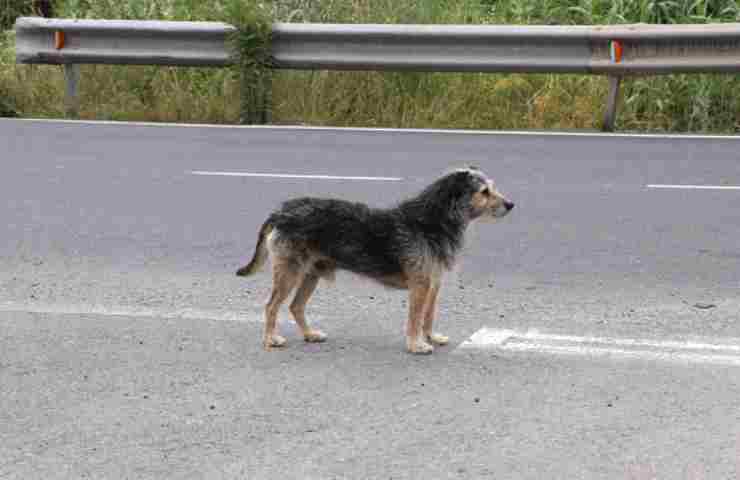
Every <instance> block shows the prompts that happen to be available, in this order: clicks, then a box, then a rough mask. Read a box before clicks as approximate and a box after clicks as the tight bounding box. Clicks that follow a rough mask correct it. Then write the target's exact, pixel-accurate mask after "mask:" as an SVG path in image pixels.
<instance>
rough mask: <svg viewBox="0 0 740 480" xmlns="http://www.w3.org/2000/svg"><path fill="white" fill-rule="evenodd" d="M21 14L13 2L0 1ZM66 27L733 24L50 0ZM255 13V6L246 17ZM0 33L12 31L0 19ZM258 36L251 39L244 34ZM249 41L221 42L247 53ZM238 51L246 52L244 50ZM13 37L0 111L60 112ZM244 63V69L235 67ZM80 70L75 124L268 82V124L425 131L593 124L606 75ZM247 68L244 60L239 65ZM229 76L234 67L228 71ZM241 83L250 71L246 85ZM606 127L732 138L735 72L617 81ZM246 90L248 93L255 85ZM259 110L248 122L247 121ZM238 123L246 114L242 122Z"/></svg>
mask: <svg viewBox="0 0 740 480" xmlns="http://www.w3.org/2000/svg"><path fill="white" fill-rule="evenodd" d="M3 2H5V4H7V8H5V9H3V11H6V12H11V11H18V12H20V13H24V14H25V13H26V11H23V9H24V5H26V4H27V3H28V2H27V1H25V0H0V7H3V6H4V5H3ZM54 8H55V15H56V16H58V17H69V18H120V19H163V20H218V21H225V22H229V23H232V24H235V25H244V24H245V22H249V21H251V20H250V19H253V17H251V16H250V15H252V13H249V12H255V11H258V14H259V15H262V16H263V17H260V18H267V19H268V20H270V19H271V20H273V21H283V22H284V21H289V22H336V23H455V24H503V23H506V24H564V25H576V24H615V23H638V22H644V23H662V24H671V23H714V22H737V21H740V3H738V2H737V1H735V0H695V1H691V2H683V1H675V0H280V1H279V0H275V1H273V2H269V1H267V0H265V1H263V2H259V3H258V2H257V0H128V1H126V2H121V1H118V0H59V1H57V2H55V6H54ZM255 9H256V10H255ZM2 21H3V22H4V24H3V27H5V28H7V27H8V26H9V25H10V24H11V23H12V22H11V21H8V20H7V19H5V18H3V19H2ZM257 33H259V31H257ZM250 38H252V37H250V36H249V35H247V36H242V37H241V39H239V38H237V39H235V40H234V41H235V42H236V44H237V45H239V48H241V49H245V48H246V49H249V48H252V49H253V50H252V51H255V50H254V49H255V48H256V49H257V50H259V48H258V47H259V45H256V44H252V45H251V46H250V45H249V41H250ZM245 42H246V44H245ZM14 55H15V54H14V49H13V34H12V31H8V32H7V33H6V34H5V35H2V36H0V115H13V114H17V115H20V116H27V117H61V116H63V110H64V76H63V71H62V69H61V67H56V66H40V65H39V66H28V65H15V63H14V62H15V58H14ZM242 66H244V65H242ZM261 66H264V64H263V63H261V64H260V65H257V66H256V67H255V65H252V66H251V67H250V68H252V67H255V69H253V70H252V71H251V72H252V73H250V74H249V75H244V74H243V73H240V70H239V69H205V68H203V69H196V68H171V67H148V66H143V67H138V66H136V67H134V66H129V67H116V66H102V65H83V66H82V78H81V83H80V88H81V108H80V115H81V117H82V118H89V119H112V120H147V121H171V122H207V123H238V122H239V121H244V120H245V119H244V118H243V117H242V111H243V110H244V109H242V108H241V106H240V102H241V99H242V96H241V95H240V91H241V89H242V88H248V86H249V85H255V84H260V82H262V83H264V84H267V83H270V82H271V83H272V89H271V90H272V95H271V96H272V98H271V99H270V98H262V99H257V100H254V102H255V104H257V105H266V106H268V107H269V106H271V112H267V114H271V118H272V122H273V123H291V124H294V123H303V124H311V125H341V126H383V127H430V128H452V127H454V128H480V129H514V128H516V129H519V128H548V129H550V128H559V129H569V128H597V127H598V126H599V123H600V121H601V118H602V113H603V108H604V104H605V99H606V94H607V84H608V81H607V79H606V77H600V76H583V75H511V74H456V73H378V72H325V71H316V72H309V71H274V72H270V73H265V71H264V69H260V68H261ZM247 67H249V65H247ZM242 72H243V70H242ZM250 75H251V76H250ZM622 92H623V96H622V101H621V103H620V108H619V114H618V121H617V127H618V128H619V129H623V130H639V131H679V132H680V131H702V132H718V133H720V132H721V133H729V132H738V131H740V95H738V92H740V76H737V75H671V76H661V77H644V78H635V79H626V80H625V81H623V83H622ZM254 95H256V96H259V95H261V93H259V91H258V90H255V92H254ZM265 114H266V113H265V112H263V111H259V109H258V111H252V112H251V113H249V115H255V116H256V117H255V118H260V116H261V115H265ZM246 120H249V119H246Z"/></svg>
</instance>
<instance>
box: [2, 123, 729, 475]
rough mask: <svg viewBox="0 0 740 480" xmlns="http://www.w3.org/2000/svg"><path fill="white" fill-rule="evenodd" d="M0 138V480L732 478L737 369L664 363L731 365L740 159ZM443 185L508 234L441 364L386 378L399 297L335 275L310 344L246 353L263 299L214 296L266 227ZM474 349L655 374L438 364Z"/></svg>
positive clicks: (619, 150)
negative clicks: (341, 203)
mask: <svg viewBox="0 0 740 480" xmlns="http://www.w3.org/2000/svg"><path fill="white" fill-rule="evenodd" d="M0 139H2V140H0V141H2V142H3V143H5V145H4V148H2V149H0V158H2V160H3V161H2V162H1V164H2V167H3V171H2V174H0V191H2V192H3V196H4V197H5V199H6V201H5V202H4V205H0V219H2V222H0V238H2V239H3V240H4V241H3V242H0V478H80V477H87V478H162V477H167V478H277V477H279V478H420V477H422V476H425V477H431V478H481V477H487V478H568V479H573V478H589V479H590V478H639V479H641V478H691V479H694V478H735V477H736V476H737V475H740V413H738V412H740V400H738V398H740V397H739V396H738V390H739V389H740V367H738V366H734V364H732V362H730V363H727V362H725V363H723V362H721V361H720V362H713V363H712V362H705V361H703V360H701V358H705V357H706V358H709V357H708V356H705V357H699V356H692V357H689V356H684V357H681V358H683V360H680V361H679V360H676V359H677V358H679V357H677V356H671V355H672V354H673V353H675V351H679V350H681V349H683V348H689V347H690V348H693V347H691V345H689V344H688V343H687V344H685V345H684V344H681V345H678V343H676V342H679V341H683V342H685V341H687V340H692V341H693V340H696V339H701V341H702V342H703V343H702V345H708V347H707V350H708V351H711V350H712V349H715V350H716V349H717V348H719V347H718V345H720V344H728V345H731V346H730V347H727V348H726V350H727V349H729V350H728V351H730V352H732V351H733V350H732V349H733V348H735V346H737V345H740V341H739V340H738V338H740V326H739V325H738V320H739V318H738V317H739V315H738V312H739V310H740V309H739V308H738V307H739V306H740V295H738V293H739V291H740V246H739V245H740V243H738V241H737V238H740V215H738V212H740V190H736V189H731V188H728V187H733V186H740V161H738V153H737V152H738V147H740V138H699V137H670V138H669V137H662V138H661V137H634V136H603V135H585V136H584V135H579V136H573V135H565V134H562V135H560V134H558V135H548V134H485V133H480V134H473V133H465V134H464V133H453V132H399V131H396V132H392V131H353V130H331V129H290V128H280V129H269V128H215V127H213V128H211V127H175V126H147V125H127V124H86V123H68V122H35V121H13V120H2V121H0ZM466 164H475V165H478V166H479V167H481V168H482V169H483V170H484V171H486V172H487V173H488V174H489V175H491V176H492V177H494V178H495V180H496V182H497V185H498V187H499V189H500V190H502V191H503V192H505V193H506V194H507V195H508V196H509V197H510V198H511V199H512V200H513V201H515V202H516V204H517V208H516V209H515V211H514V212H513V213H512V215H510V216H509V217H507V218H506V219H504V220H503V221H501V222H499V223H497V224H494V225H478V226H475V227H474V228H473V231H472V232H471V235H470V237H469V240H468V246H467V248H466V253H465V255H464V258H463V261H462V262H461V265H460V268H459V270H458V271H457V272H455V273H454V274H453V275H452V276H451V277H450V278H449V279H448V281H447V282H446V284H445V286H444V290H443V293H442V297H441V303H440V319H439V321H438V323H439V329H440V331H442V332H443V333H445V334H447V335H449V336H450V337H451V339H452V344H451V345H450V346H448V347H445V348H439V349H437V351H436V352H435V354H434V355H432V356H431V357H414V356H410V355H407V354H405V353H404V351H403V344H404V342H403V337H402V332H403V322H404V319H405V308H406V302H405V298H404V295H403V294H402V293H399V292H393V291H388V290H384V289H383V288H382V287H378V286H375V285H373V284H371V283H368V282H366V281H363V280H360V279H357V278H355V277H351V276H349V275H340V276H339V277H338V279H337V282H336V284H335V285H333V286H320V287H319V291H318V293H317V294H316V297H315V300H313V301H312V303H311V304H310V306H309V311H308V314H309V318H311V319H313V321H314V323H316V324H318V325H319V326H320V327H321V328H322V329H323V330H325V331H326V332H327V333H328V334H329V335H330V339H329V342H328V343H326V344H322V345H318V346H317V345H308V344H304V343H303V342H302V341H300V340H299V338H298V336H297V335H296V331H295V328H294V327H293V326H292V324H291V322H290V321H289V320H288V318H287V315H285V318H284V319H283V320H285V322H284V323H283V324H282V329H283V331H284V332H285V333H286V334H287V335H286V336H287V337H288V340H289V346H288V347H287V349H286V350H284V351H280V352H269V353H267V352H263V351H262V350H261V349H260V346H259V337H260V333H261V323H260V322H261V315H262V313H261V312H262V305H263V303H264V301H265V299H266V297H267V294H268V292H269V275H268V274H267V273H262V274H260V275H257V276H255V277H251V278H249V279H241V278H237V277H235V276H234V275H233V273H234V271H235V269H236V268H238V267H239V266H240V265H241V264H243V262H244V261H245V260H248V258H249V256H250V254H251V252H252V249H253V246H254V242H255V240H256V231H257V229H258V227H259V225H260V224H261V222H262V221H263V219H264V218H265V216H266V214H267V212H268V210H269V209H270V208H272V207H274V206H275V205H277V204H278V203H279V202H280V201H281V200H284V199H286V198H288V197H290V196H294V195H306V194H310V195H321V196H338V197H342V198H349V199H354V200H359V201H366V202H369V203H373V204H375V205H392V204H393V203H394V202H396V201H398V200H399V199H401V198H403V197H405V196H408V195H412V194H413V193H414V192H416V191H418V190H419V189H421V188H423V186H424V185H426V184H427V183H428V182H430V181H432V180H433V179H434V178H436V177H437V176H438V175H439V174H441V173H442V172H443V171H444V170H445V169H448V168H450V167H454V166H460V165H466ZM193 171H210V172H232V173H259V174H285V175H324V176H327V175H330V176H340V177H396V178H399V179H400V181H391V180H384V181H380V180H348V179H344V180H341V179H325V178H324V179H320V178H309V179H307V178H275V177H235V176H219V175H216V176H202V175H193V174H192V172H193ZM655 184H659V185H695V186H713V187H725V188H723V189H709V190H703V189H696V188H691V189H662V188H652V187H648V185H655ZM286 313H287V312H286ZM483 327H487V328H490V329H512V330H516V331H522V332H524V331H529V330H530V329H537V330H538V331H542V332H546V333H548V334H553V335H556V334H561V335H570V336H574V335H578V336H581V337H579V338H590V337H592V336H598V337H599V338H606V339H612V340H613V339H625V338H627V339H644V340H645V341H646V344H647V343H649V346H648V347H646V348H647V349H648V350H649V349H653V350H654V349H655V348H664V347H665V348H668V349H670V350H671V352H669V354H666V355H663V354H661V355H663V356H661V355H655V354H654V351H653V350H650V352H652V353H651V355H647V354H645V355H643V354H642V353H638V354H636V355H631V356H625V355H620V354H614V353H610V354H595V353H594V352H595V350H593V349H591V350H588V349H585V348H580V349H578V348H575V347H573V348H571V347H567V348H568V349H566V350H562V352H567V353H568V354H567V355H566V354H559V353H558V350H557V349H556V348H554V347H553V346H552V345H549V346H548V348H544V347H542V348H539V347H537V348H534V349H531V350H524V351H513V350H507V349H504V348H496V347H495V345H494V347H493V348H491V347H490V346H489V347H487V348H472V349H464V348H456V347H457V345H459V344H460V343H461V342H464V341H465V340H466V339H468V338H470V337H471V335H474V334H475V333H476V332H477V331H479V330H480V329H481V328H483ZM569 338H570V337H569ZM612 340H609V341H612ZM579 341H580V340H579ZM648 341H649V342H648ZM614 342H617V340H613V342H612V343H614ZM623 343H624V342H623ZM656 345H658V346H657V347H656ZM677 345H678V346H677ZM715 347H716V348H715ZM722 348H725V347H722ZM737 348H740V347H737ZM681 351H682V350H681ZM723 351H724V350H723ZM672 352H673V353H672ZM663 357H665V358H663ZM712 358H715V357H712ZM716 358H719V357H716ZM722 358H725V357H722ZM733 358H734V357H733Z"/></svg>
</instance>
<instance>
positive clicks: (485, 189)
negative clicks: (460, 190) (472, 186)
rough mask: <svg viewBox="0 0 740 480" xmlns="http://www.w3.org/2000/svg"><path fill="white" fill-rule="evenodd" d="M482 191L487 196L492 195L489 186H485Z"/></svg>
mask: <svg viewBox="0 0 740 480" xmlns="http://www.w3.org/2000/svg"><path fill="white" fill-rule="evenodd" d="M480 193H482V194H483V195H485V196H486V197H490V196H491V191H490V190H489V189H487V188H484V189H483V190H481V191H480Z"/></svg>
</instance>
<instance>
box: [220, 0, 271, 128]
mask: <svg viewBox="0 0 740 480" xmlns="http://www.w3.org/2000/svg"><path fill="white" fill-rule="evenodd" d="M269 7H270V5H269V4H266V3H263V2H258V1H256V0H229V1H228V3H226V5H225V9H224V14H225V15H224V17H225V18H224V21H226V22H227V23H230V24H231V25H233V26H234V27H236V31H235V32H234V33H232V34H231V35H230V36H229V38H228V42H229V44H230V45H231V48H232V51H233V53H234V56H235V58H234V69H235V70H234V74H235V75H236V76H237V77H238V78H239V84H240V88H241V118H240V123H242V124H263V123H267V122H269V121H270V117H271V110H272V106H271V104H272V65H273V59H272V55H271V40H272V11H271V9H270V8H269Z"/></svg>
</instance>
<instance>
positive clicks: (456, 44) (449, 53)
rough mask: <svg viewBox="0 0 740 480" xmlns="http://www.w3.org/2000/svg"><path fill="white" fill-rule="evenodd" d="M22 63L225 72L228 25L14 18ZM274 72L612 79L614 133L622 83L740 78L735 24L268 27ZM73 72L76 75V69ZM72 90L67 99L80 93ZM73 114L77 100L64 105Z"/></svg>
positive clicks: (739, 29)
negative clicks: (653, 78) (627, 79)
mask: <svg viewBox="0 0 740 480" xmlns="http://www.w3.org/2000/svg"><path fill="white" fill-rule="evenodd" d="M15 29H16V61H17V62H18V63H44V64H63V65H65V66H67V71H68V75H67V78H68V87H69V83H74V84H76V83H77V79H76V77H78V76H79V73H75V69H76V67H74V65H78V64H81V63H101V64H146V65H180V66H210V67H223V66H227V65H229V64H231V63H233V56H232V52H230V51H229V49H228V47H227V42H226V38H227V35H228V34H229V33H230V32H233V31H234V30H235V29H234V27H233V26H231V25H228V24H225V23H214V22H161V21H124V20H66V19H42V18H35V17H23V18H19V19H18V20H17V22H16V26H15ZM272 55H273V58H274V66H275V68H285V69H329V70H390V71H429V72H511V73H514V72H515V73H576V74H598V75H609V76H610V78H611V81H610V91H609V95H608V103H607V108H606V114H605V118H604V128H605V129H606V130H611V129H612V128H613V125H614V118H615V115H616V105H617V99H618V97H619V95H618V93H619V83H620V79H621V77H622V76H627V75H657V74H669V73H701V72H706V73H737V72H740V24H739V23H731V24H711V25H643V24H640V25H616V26H510V25H485V26H472V25H347V24H286V23H277V24H274V25H273V43H272ZM77 72H78V70H77ZM71 90H73V89H70V88H68V94H69V96H72V97H74V96H75V95H76V92H75V91H71ZM70 105H71V107H70V108H72V109H74V101H71V102H70Z"/></svg>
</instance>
